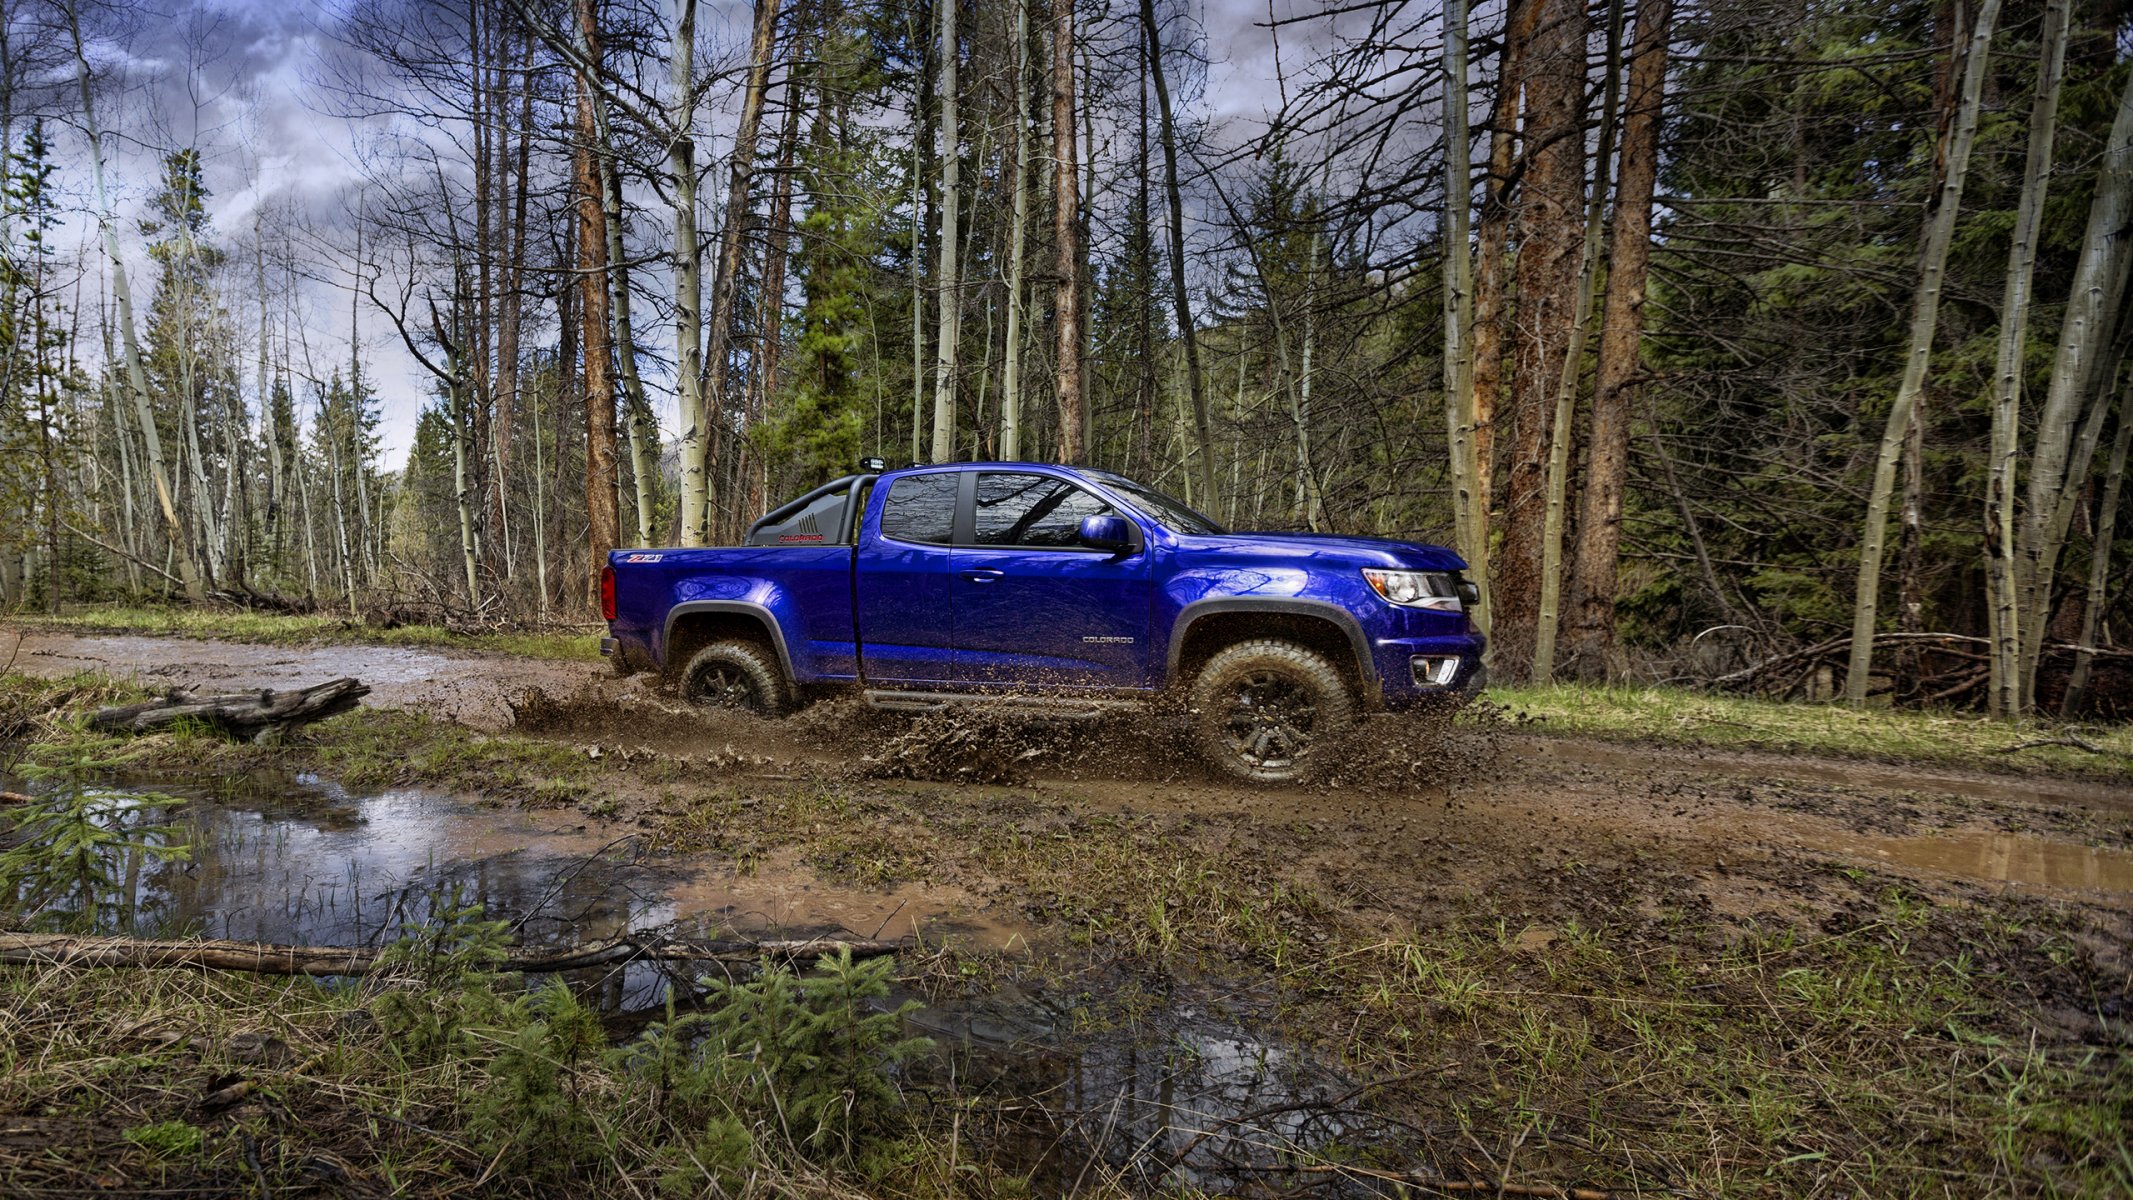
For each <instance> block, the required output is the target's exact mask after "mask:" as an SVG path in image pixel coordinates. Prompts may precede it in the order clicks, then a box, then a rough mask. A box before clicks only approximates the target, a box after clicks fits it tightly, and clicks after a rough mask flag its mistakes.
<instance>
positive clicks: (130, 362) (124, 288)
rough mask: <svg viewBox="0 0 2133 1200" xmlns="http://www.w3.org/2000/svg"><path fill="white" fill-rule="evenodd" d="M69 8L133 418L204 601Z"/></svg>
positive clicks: (184, 566)
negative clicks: (174, 490) (166, 453)
mask: <svg viewBox="0 0 2133 1200" xmlns="http://www.w3.org/2000/svg"><path fill="white" fill-rule="evenodd" d="M65 9H66V14H67V31H68V32H69V33H70V34H72V35H73V39H74V63H75V67H76V79H77V81H78V82H79V84H80V86H81V115H82V133H83V136H84V137H85V138H87V139H88V143H89V166H90V172H91V174H92V175H93V176H94V178H95V184H96V223H97V229H98V231H99V233H100V234H101V236H102V239H103V244H104V253H105V255H106V256H108V257H109V258H110V260H111V294H112V298H113V299H114V300H116V301H117V303H118V322H119V337H120V339H121V341H122V344H123V345H124V347H125V352H126V381H127V383H128V384H129V385H130V386H131V388H132V391H133V411H134V416H135V417H136V418H137V420H138V422H139V424H140V426H141V441H142V444H143V447H144V448H145V450H146V459H147V461H146V463H145V464H144V465H145V467H146V469H147V471H148V477H149V481H150V482H151V483H152V484H153V485H154V486H155V491H156V503H157V505H158V506H160V507H161V509H162V511H163V527H164V529H165V530H166V531H167V532H168V533H169V535H170V547H171V554H172V557H173V558H174V559H175V561H176V565H177V569H178V578H179V580H180V581H181V586H183V587H184V589H185V595H186V598H187V599H189V600H194V601H199V600H204V599H206V598H207V589H206V588H205V587H204V586H202V584H201V580H200V568H199V564H198V563H197V562H196V561H195V560H194V557H193V544H192V538H191V536H190V535H189V534H188V533H187V532H186V529H185V523H184V522H183V521H181V520H179V519H178V507H177V504H176V502H175V500H174V498H173V497H172V495H171V490H170V471H169V470H168V469H167V468H166V467H165V466H164V462H163V441H162V437H161V435H159V434H158V433H157V432H156V423H155V412H154V410H153V409H152V408H151V407H150V405H149V398H148V377H147V375H146V373H145V372H144V371H143V370H142V367H141V346H140V341H139V339H138V337H137V336H136V335H135V332H134V322H133V289H132V288H131V287H130V286H129V285H128V284H127V281H126V260H125V259H124V257H122V256H121V255H120V253H119V245H118V230H117V224H118V218H117V216H116V214H115V213H114V212H113V210H112V208H111V196H110V192H109V191H108V190H107V189H106V187H105V185H104V144H103V134H102V132H101V131H100V130H99V129H98V127H97V123H96V105H95V103H94V101H93V100H92V99H91V97H90V94H89V58H88V54H87V52H86V51H85V50H84V48H83V46H82V36H81V14H80V12H79V11H78V9H79V3H78V0H66V5H65Z"/></svg>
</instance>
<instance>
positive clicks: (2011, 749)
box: [1993, 733, 2118, 755]
mask: <svg viewBox="0 0 2133 1200" xmlns="http://www.w3.org/2000/svg"><path fill="white" fill-rule="evenodd" d="M2039 746H2067V747H2070V748H2072V749H2075V750H2086V751H2088V752H2089V753H2090V754H2104V755H2116V754H2118V751H2116V750H2106V749H2105V748H2103V747H2102V746H2099V745H2096V744H2095V743H2094V742H2089V741H2085V740H2083V739H2081V738H2078V737H2075V736H2074V735H2073V734H2071V733H2069V734H2066V735H2065V736H2063V737H2055V738H2037V739H2036V740H2034V741H2028V742H2023V743H2021V744H2020V745H2015V746H2002V747H2000V748H1999V749H1997V750H1995V751H1993V753H1994V754H2013V753H2015V752H2016V751H2018V750H2035V749H2036V748H2038V747H2039Z"/></svg>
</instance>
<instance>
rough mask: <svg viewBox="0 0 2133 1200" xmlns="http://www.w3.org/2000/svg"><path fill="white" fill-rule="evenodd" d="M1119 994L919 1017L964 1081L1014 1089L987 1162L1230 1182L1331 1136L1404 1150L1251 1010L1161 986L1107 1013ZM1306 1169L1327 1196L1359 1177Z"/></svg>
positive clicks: (1161, 1184) (1351, 1152)
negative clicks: (1128, 1012) (1114, 1020)
mask: <svg viewBox="0 0 2133 1200" xmlns="http://www.w3.org/2000/svg"><path fill="white" fill-rule="evenodd" d="M1125 990H1128V991H1130V988H1128V989H1125ZM1116 999H1117V997H1116V996H1115V995H1114V996H1112V997H1111V998H1110V1000H1099V999H1096V998H1094V997H1092V996H1089V995H1086V994H1084V995H1081V996H1078V997H1076V996H1068V997H1060V996H1057V995H1049V994H1015V993H999V994H995V995H994V996H991V997H989V998H987V999H986V1000H984V1001H981V1002H970V1003H954V1002H950V1003H947V1004H939V1005H936V1006H935V1007H933V1008H929V1009H927V1010H924V1011H923V1012H921V1013H919V1014H917V1015H916V1020H915V1024H917V1025H918V1026H919V1027H920V1032H924V1033H927V1034H930V1035H931V1036H933V1037H934V1038H935V1039H936V1040H937V1041H939V1042H941V1043H942V1044H943V1045H954V1046H958V1047H960V1049H959V1051H958V1052H957V1054H956V1056H955V1057H956V1059H957V1063H956V1071H957V1075H958V1080H959V1083H960V1085H961V1086H962V1087H964V1088H967V1089H971V1090H976V1091H986V1092H991V1093H994V1094H996V1095H1002V1096H1011V1097H1013V1098H1014V1103H1013V1104H1012V1105H1010V1106H1008V1109H1009V1111H1010V1112H1011V1113H1012V1114H1014V1115H1013V1116H1011V1117H1009V1118H1007V1124H1006V1125H1005V1126H1004V1127H1003V1128H1001V1129H999V1130H998V1131H997V1132H996V1137H995V1141H996V1143H997V1150H998V1153H999V1155H1000V1159H999V1161H1001V1162H1002V1163H1003V1165H1008V1166H1010V1168H1011V1169H1013V1170H1015V1171H1018V1172H1023V1173H1026V1174H1029V1175H1031V1176H1032V1177H1033V1178H1034V1179H1036V1180H1037V1181H1038V1182H1039V1184H1040V1186H1043V1185H1046V1184H1049V1185H1056V1186H1057V1187H1058V1188H1059V1189H1060V1190H1062V1191H1074V1190H1079V1187H1080V1186H1090V1185H1094V1184H1095V1183H1096V1182H1097V1181H1098V1177H1099V1175H1109V1176H1111V1177H1112V1178H1114V1179H1117V1180H1119V1181H1121V1182H1123V1183H1125V1184H1126V1185H1127V1186H1128V1187H1129V1188H1131V1189H1133V1190H1143V1189H1145V1190H1150V1191H1165V1190H1174V1189H1176V1188H1179V1187H1186V1188H1191V1189H1198V1190H1203V1191H1211V1192H1214V1193H1217V1194H1236V1193H1238V1192H1256V1191H1262V1190H1266V1189H1267V1188H1268V1185H1269V1184H1271V1183H1278V1182H1281V1181H1282V1180H1283V1179H1284V1178H1285V1172H1287V1171H1288V1170H1290V1169H1293V1168H1294V1167H1295V1166H1296V1165H1297V1164H1298V1163H1303V1162H1311V1161H1314V1160H1317V1159H1320V1158H1322V1157H1323V1156H1324V1155H1326V1154H1327V1153H1328V1152H1329V1151H1330V1150H1331V1149H1332V1148H1334V1147H1339V1148H1340V1152H1341V1155H1342V1156H1343V1157H1345V1158H1347V1159H1348V1160H1349V1161H1356V1160H1358V1159H1362V1160H1368V1159H1369V1158H1371V1157H1373V1155H1372V1151H1381V1152H1384V1153H1385V1156H1386V1158H1387V1159H1388V1160H1389V1161H1397V1160H1398V1159H1399V1158H1400V1157H1401V1156H1400V1154H1399V1153H1398V1149H1397V1147H1398V1146H1399V1143H1400V1141H1401V1138H1400V1136H1399V1131H1398V1130H1397V1129H1396V1128H1394V1127H1393V1126H1391V1125H1390V1124H1389V1123H1387V1122H1386V1121H1384V1120H1383V1119H1381V1118H1378V1117H1375V1116H1373V1115H1372V1114H1371V1113H1370V1112H1369V1111H1368V1108H1369V1106H1368V1104H1367V1101H1366V1100H1365V1093H1366V1091H1367V1089H1364V1088H1360V1087H1357V1086H1356V1085H1355V1083H1354V1082H1353V1081H1352V1080H1350V1079H1348V1078H1347V1077H1346V1076H1344V1075H1342V1074H1340V1073H1338V1072H1337V1071H1336V1070H1334V1069H1332V1068H1331V1067H1330V1066H1329V1065H1327V1064H1326V1063H1325V1062H1324V1061H1322V1060H1321V1059H1319V1058H1317V1057H1316V1056H1314V1055H1313V1054H1311V1052H1309V1051H1308V1050H1305V1049H1303V1048H1301V1047H1298V1046H1295V1045H1292V1044H1290V1043H1288V1042H1286V1041H1284V1040H1282V1039H1280V1038H1278V1037H1274V1036H1271V1035H1269V1034H1267V1033H1265V1032H1264V1031H1263V1030H1261V1029H1259V1028H1258V1026H1259V1025H1260V1024H1261V1023H1260V1022H1259V1021H1258V1020H1255V1019H1253V1018H1252V1017H1250V1016H1249V1015H1247V1014H1242V1013H1239V1014H1231V1013H1227V1012H1223V1011H1219V1010H1218V1009H1216V1008H1213V1007H1210V1006H1205V1005H1202V1004H1199V1003H1196V1002H1193V1001H1190V1000H1187V999H1185V998H1183V997H1179V996H1175V995H1171V996H1166V997H1164V998H1162V999H1161V1000H1159V1001H1157V1005H1156V1007H1155V1008H1154V1010H1153V1011H1152V1012H1150V1013H1147V1014H1144V1015H1142V1016H1140V1017H1139V1018H1137V1019H1133V1020H1129V1021H1125V1022H1123V1023H1121V1024H1117V1025H1108V1024H1105V1023H1104V1022H1103V1019H1102V1016H1101V1014H1102V1013H1103V1012H1104V1010H1105V1009H1107V1008H1108V1007H1109V1006H1110V1003H1111V1001H1114V1000H1116ZM1151 999H1152V998H1151ZM1077 1001H1079V1003H1077ZM1290 1178H1292V1179H1293V1177H1290ZM1312 1182H1313V1184H1314V1190H1315V1191H1317V1192H1318V1193H1319V1194H1323V1195H1340V1194H1345V1193H1347V1192H1350V1191H1356V1190H1358V1189H1356V1188H1354V1187H1351V1186H1350V1185H1351V1184H1352V1183H1353V1182H1354V1181H1353V1180H1342V1179H1337V1178H1333V1177H1326V1176H1319V1177H1315V1178H1314V1179H1313V1181H1312ZM1276 1190H1279V1189H1276ZM1360 1190H1361V1191H1369V1190H1370V1189H1367V1188H1363V1189H1360Z"/></svg>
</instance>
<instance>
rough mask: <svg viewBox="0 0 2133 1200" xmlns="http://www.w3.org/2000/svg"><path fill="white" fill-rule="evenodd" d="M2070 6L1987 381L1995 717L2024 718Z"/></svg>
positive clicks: (2062, 18) (2012, 247)
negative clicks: (2043, 355) (2029, 441)
mask: <svg viewBox="0 0 2133 1200" xmlns="http://www.w3.org/2000/svg"><path fill="white" fill-rule="evenodd" d="M2070 7H2071V3H2070V0H2046V3H2045V7H2044V34H2043V38H2044V44H2043V47H2042V49H2041V51H2040V53H2039V59H2038V67H2037V94H2036V99H2035V101H2034V102H2033V103H2032V104H2031V106H2030V112H2029V151H2028V156H2027V159H2026V161H2025V163H2024V166H2023V171H2022V196H2021V199H2020V200H2019V201H2018V202H2017V204H2016V208H2015V224H2014V234H2013V240H2012V242H2011V243H2010V244H2009V246H2008V248H2007V290H2006V294H2005V296H2004V297H2002V299H2001V301H2000V344H1999V356H1998V359H1997V365H1996V367H1995V370H1994V373H1993V404H1992V449H1991V451H1990V457H1989V459H1988V460H1987V464H1986V479H1985V579H1986V597H1985V599H1986V604H1985V610H1986V612H1987V614H1988V616H1989V625H1990V633H1991V639H1992V649H1991V660H1992V662H1991V671H1992V674H1991V682H1990V689H1991V690H1990V693H1989V696H1988V700H1987V707H1988V708H1989V709H1990V710H1991V712H1992V715H1994V716H1996V717H2012V716H2014V715H2016V714H2017V713H2019V712H2021V711H2022V687H2021V680H2022V622H2021V614H2022V607H2021V602H2020V589H2019V587H2018V586H2017V581H2016V575H2017V572H2016V570H2015V557H2014V551H2015V470H2016V467H2015V459H2016V455H2017V453H2018V452H2019V449H2020V444H2021V415H2022V355H2023V349H2024V346H2025V345H2026V344H2027V341H2028V336H2027V335H2028V329H2029V302H2030V288H2031V281H2032V279H2033V278H2034V276H2035V272H2036V263H2037V235H2038V230H2039V228H2040V227H2041V226H2042V224H2043V221H2044V197H2045V193H2046V190H2047V188H2048V187H2049V186H2050V179H2051V162H2052V139H2053V138H2054V137H2055V136H2056V133H2057V130H2058V117H2059V89H2060V85H2061V84H2062V83H2063V82H2064V81H2065V79H2066V28H2067V15H2068V11H2067V10H2068V9H2069V8H2070Z"/></svg>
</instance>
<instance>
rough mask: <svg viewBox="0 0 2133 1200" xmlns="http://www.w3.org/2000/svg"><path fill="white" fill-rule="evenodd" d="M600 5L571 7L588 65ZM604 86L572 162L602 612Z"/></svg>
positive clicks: (589, 485) (610, 375) (590, 508)
mask: <svg viewBox="0 0 2133 1200" xmlns="http://www.w3.org/2000/svg"><path fill="white" fill-rule="evenodd" d="M596 3H597V0H573V7H574V8H575V9H576V10H577V19H578V52H579V54H581V55H582V56H583V57H584V59H585V61H586V62H588V63H598V62H599V61H600V40H599V34H600V30H599V24H598V15H597V13H596V12H595V7H594V6H595V4H596ZM598 86H599V80H597V79H593V78H589V77H588V76H587V75H586V74H585V73H584V72H582V71H581V72H580V73H579V77H578V139H579V140H578V146H577V151H576V154H575V155H574V160H575V166H574V175H575V190H576V202H577V231H578V293H579V305H580V307H581V309H582V311H581V312H580V314H579V316H580V319H581V320H582V321H583V328H584V330H585V333H584V353H585V543H586V554H587V558H586V563H587V573H586V580H585V603H586V605H587V607H588V608H592V607H596V606H597V605H598V603H599V596H600V569H601V568H602V567H604V566H606V565H607V554H608V551H610V550H613V549H614V548H615V543H616V542H617V541H618V540H619V539H620V537H621V528H620V526H621V522H620V514H619V512H618V511H617V505H616V500H615V480H616V475H615V377H614V345H613V337H614V326H613V325H612V323H611V321H612V315H613V314H612V310H611V308H610V306H609V297H610V295H611V292H610V290H609V284H608V278H607V270H608V258H607V214H606V211H605V206H604V205H603V204H601V202H600V196H601V192H602V190H603V189H602V187H601V184H600V172H599V168H598V165H597V161H596V157H597V154H598V151H599V140H600V130H599V121H598V120H597V119H596V118H595V116H594V113H593V104H594V101H593V90H594V89H595V88H597V87H598Z"/></svg>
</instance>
